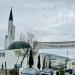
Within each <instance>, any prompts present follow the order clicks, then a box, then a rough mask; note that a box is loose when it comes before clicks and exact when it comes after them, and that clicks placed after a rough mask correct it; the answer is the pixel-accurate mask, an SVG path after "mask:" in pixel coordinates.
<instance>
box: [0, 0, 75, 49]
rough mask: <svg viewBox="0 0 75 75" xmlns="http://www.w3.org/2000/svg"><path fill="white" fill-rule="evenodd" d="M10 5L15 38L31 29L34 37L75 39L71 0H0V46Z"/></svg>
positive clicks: (74, 1) (74, 4) (74, 3)
mask: <svg viewBox="0 0 75 75" xmlns="http://www.w3.org/2000/svg"><path fill="white" fill-rule="evenodd" d="M11 6H12V11H13V18H14V25H15V26H16V38H15V39H16V40H19V38H20V35H21V34H23V35H25V34H26V33H27V32H32V33H33V34H34V36H35V37H36V38H37V40H38V41H49V42H50V41H75V35H74V34H75V0H6V1H5V0H0V49H3V48H4V39H5V35H6V34H7V30H8V19H9V14H10V9H11Z"/></svg>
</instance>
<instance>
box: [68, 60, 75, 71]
mask: <svg viewBox="0 0 75 75" xmlns="http://www.w3.org/2000/svg"><path fill="white" fill-rule="evenodd" d="M67 69H74V70H75V59H72V60H70V61H68V62H67Z"/></svg>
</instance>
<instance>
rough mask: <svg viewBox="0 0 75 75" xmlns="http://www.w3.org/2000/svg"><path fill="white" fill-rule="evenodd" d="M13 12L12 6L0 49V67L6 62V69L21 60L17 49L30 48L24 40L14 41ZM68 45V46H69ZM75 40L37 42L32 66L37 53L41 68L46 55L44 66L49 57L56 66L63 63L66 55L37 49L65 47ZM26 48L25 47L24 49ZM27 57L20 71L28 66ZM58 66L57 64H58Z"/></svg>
mask: <svg viewBox="0 0 75 75" xmlns="http://www.w3.org/2000/svg"><path fill="white" fill-rule="evenodd" d="M13 21H14V20H13V14H12V8H11V11H10V15H9V20H8V33H7V35H5V44H4V50H1V51H0V63H1V64H0V68H1V65H2V64H3V65H5V62H6V63H7V69H11V68H14V65H15V64H18V65H20V64H21V61H22V59H23V56H18V55H17V51H19V52H20V51H24V50H25V51H24V52H26V49H27V48H31V46H30V45H29V44H28V43H26V42H24V41H15V25H14V24H13ZM69 45H70V46H69ZM74 46H75V42H38V46H37V48H36V49H35V50H34V52H35V53H34V54H33V58H34V59H35V60H34V65H33V68H37V62H38V60H37V59H38V55H40V57H41V58H40V59H41V69H42V67H43V60H44V58H45V57H46V61H45V63H46V65H45V66H46V67H48V66H49V62H50V59H54V60H52V61H51V62H52V65H54V66H58V64H59V65H60V64H64V63H65V60H66V59H67V58H66V57H62V56H58V55H53V54H43V53H39V49H48V48H49V49H50V48H51V49H52V48H63V47H64V48H65V47H74ZM25 48H26V49H25ZM23 49H24V50H23ZM27 60H28V58H27V55H26V57H25V59H24V61H23V64H22V67H21V68H20V71H22V70H23V69H24V68H25V67H28V61H27ZM58 67H59V66H58Z"/></svg>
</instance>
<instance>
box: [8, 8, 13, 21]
mask: <svg viewBox="0 0 75 75" xmlns="http://www.w3.org/2000/svg"><path fill="white" fill-rule="evenodd" d="M10 20H11V21H13V15H12V7H11V11H10V16H9V21H10Z"/></svg>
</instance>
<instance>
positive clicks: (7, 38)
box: [5, 8, 15, 49]
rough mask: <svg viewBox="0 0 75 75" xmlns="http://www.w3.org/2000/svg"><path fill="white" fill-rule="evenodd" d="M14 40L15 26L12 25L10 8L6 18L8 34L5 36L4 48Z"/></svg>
mask: <svg viewBox="0 0 75 75" xmlns="http://www.w3.org/2000/svg"><path fill="white" fill-rule="evenodd" d="M14 40H15V26H14V25H13V14H12V8H11V11H10V15H9V20H8V34H7V35H6V36H5V49H7V48H8V46H9V45H10V44H11V43H12V42H14Z"/></svg>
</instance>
